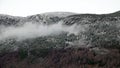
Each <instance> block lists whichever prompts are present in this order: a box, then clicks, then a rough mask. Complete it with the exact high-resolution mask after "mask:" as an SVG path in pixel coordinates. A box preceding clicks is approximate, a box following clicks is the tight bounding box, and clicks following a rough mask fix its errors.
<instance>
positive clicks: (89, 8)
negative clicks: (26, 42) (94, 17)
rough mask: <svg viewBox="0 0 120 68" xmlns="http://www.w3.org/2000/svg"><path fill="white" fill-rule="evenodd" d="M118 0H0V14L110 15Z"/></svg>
mask: <svg viewBox="0 0 120 68" xmlns="http://www.w3.org/2000/svg"><path fill="white" fill-rule="evenodd" d="M119 10H120V0H0V14H9V15H14V16H28V15H33V14H40V13H45V12H56V11H59V12H60V11H63V12H76V13H96V14H103V13H112V12H115V11H119Z"/></svg>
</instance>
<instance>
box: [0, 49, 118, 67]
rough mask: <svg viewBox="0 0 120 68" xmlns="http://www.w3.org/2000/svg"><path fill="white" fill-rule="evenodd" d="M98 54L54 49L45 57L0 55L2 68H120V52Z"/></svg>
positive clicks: (13, 53) (85, 50)
mask: <svg viewBox="0 0 120 68" xmlns="http://www.w3.org/2000/svg"><path fill="white" fill-rule="evenodd" d="M108 51H109V52H107V53H96V52H95V51H93V50H91V49H90V48H77V49H76V48H68V49H53V50H50V51H49V52H48V54H47V55H46V56H45V57H35V56H32V55H31V56H29V57H26V58H24V59H21V58H20V56H19V52H12V53H6V54H0V68H120V50H119V49H108Z"/></svg>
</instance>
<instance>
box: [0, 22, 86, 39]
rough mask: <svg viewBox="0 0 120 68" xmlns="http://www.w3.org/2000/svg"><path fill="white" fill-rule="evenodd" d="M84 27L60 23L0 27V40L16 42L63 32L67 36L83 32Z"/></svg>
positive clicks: (28, 23)
mask: <svg viewBox="0 0 120 68" xmlns="http://www.w3.org/2000/svg"><path fill="white" fill-rule="evenodd" d="M84 30H85V29H84V27H83V26H82V25H81V26H80V25H79V26H77V25H76V24H74V25H72V26H66V25H63V24H62V23H61V22H59V23H56V24H52V25H45V24H36V23H30V22H27V23H25V24H24V25H22V26H17V27H15V26H8V27H5V26H0V40H5V39H10V38H14V39H16V40H25V39H30V38H37V37H44V36H52V35H59V34H62V33H63V32H66V33H68V34H78V33H80V32H81V31H84Z"/></svg>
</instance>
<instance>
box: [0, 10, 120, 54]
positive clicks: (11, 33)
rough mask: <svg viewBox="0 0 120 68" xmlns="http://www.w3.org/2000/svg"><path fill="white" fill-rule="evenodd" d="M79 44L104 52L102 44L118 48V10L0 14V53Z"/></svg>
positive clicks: (35, 51) (119, 20)
mask: <svg viewBox="0 0 120 68" xmlns="http://www.w3.org/2000/svg"><path fill="white" fill-rule="evenodd" d="M81 47H82V48H91V49H90V50H92V51H94V52H97V54H103V52H104V54H106V53H108V52H109V51H108V50H107V49H105V48H108V49H109V48H115V49H118V50H119V49H120V11H118V12H115V13H110V14H101V15H100V14H77V13H70V12H53V13H43V14H36V15H31V16H27V17H16V16H10V15H2V14H1V15H0V53H6V52H14V51H21V50H22V51H24V52H25V55H26V53H27V55H28V56H29V55H36V54H37V55H39V54H41V53H39V52H40V51H39V50H41V49H48V50H49V49H67V48H81ZM99 48H102V49H99ZM68 50H69V49H68ZM58 52H59V51H58ZM34 53H35V54H34Z"/></svg>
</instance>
